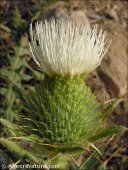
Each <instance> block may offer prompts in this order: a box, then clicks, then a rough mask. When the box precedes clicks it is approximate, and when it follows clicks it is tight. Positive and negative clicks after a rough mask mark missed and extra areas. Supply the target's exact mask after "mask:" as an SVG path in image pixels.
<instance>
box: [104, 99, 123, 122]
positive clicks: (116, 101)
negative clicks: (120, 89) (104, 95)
mask: <svg viewBox="0 0 128 170" xmlns="http://www.w3.org/2000/svg"><path fill="white" fill-rule="evenodd" d="M120 101H121V100H120V99H114V100H113V101H111V103H110V104H109V106H108V107H107V108H106V109H105V111H104V112H103V115H102V116H101V118H102V120H103V121H104V120H105V119H106V118H107V117H108V116H109V115H110V114H111V113H112V112H113V110H114V109H115V108H116V107H117V106H118V105H119V103H120Z"/></svg>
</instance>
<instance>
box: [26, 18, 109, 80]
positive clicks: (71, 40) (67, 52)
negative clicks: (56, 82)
mask: <svg viewBox="0 0 128 170" xmlns="http://www.w3.org/2000/svg"><path fill="white" fill-rule="evenodd" d="M105 36H106V32H105V31H103V30H102V29H100V30H99V31H98V30H97V27H94V28H93V29H91V28H90V26H86V27H84V26H81V25H76V24H75V23H73V21H71V20H69V21H63V20H57V21H55V20H52V21H50V22H47V21H45V22H44V23H42V22H40V23H38V22H37V23H36V24H35V29H34V30H33V28H32V24H31V25H30V39H31V41H30V43H29V44H30V50H31V53H32V56H33V58H34V60H35V62H36V63H37V64H38V66H39V67H40V68H41V70H43V72H45V73H46V74H47V75H49V76H54V75H61V76H67V75H70V76H71V77H73V76H74V75H80V74H82V73H88V72H90V71H92V70H94V69H95V68H97V66H98V65H99V64H100V63H101V60H102V58H103V56H104V55H105V53H106V52H107V50H108V47H109V44H110V43H109V44H108V46H107V47H106V48H105V44H106V41H105Z"/></svg>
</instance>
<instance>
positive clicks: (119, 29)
mask: <svg viewBox="0 0 128 170" xmlns="http://www.w3.org/2000/svg"><path fill="white" fill-rule="evenodd" d="M16 8H18V9H19V11H20V14H21V17H22V22H21V23H22V24H23V25H24V27H22V24H21V26H19V27H18V24H17V23H15V24H14V23H13V21H15V20H14V16H15V10H16ZM53 18H56V19H64V20H69V19H71V20H73V21H74V22H75V23H80V24H82V25H84V26H86V25H89V24H90V25H91V26H93V25H95V24H97V25H98V26H99V27H102V28H103V29H104V30H106V31H107V39H108V41H109V40H112V43H111V45H110V48H109V50H108V53H107V54H106V55H105V57H104V59H103V61H102V64H101V66H100V67H98V68H97V70H96V71H93V72H92V73H90V74H89V75H88V77H87V78H86V80H85V82H86V84H88V85H89V86H91V88H92V91H93V92H94V93H95V94H96V96H97V99H98V100H99V101H100V102H101V103H104V102H106V101H108V100H111V99H114V98H119V99H121V102H120V104H119V106H118V107H117V108H116V109H115V110H114V112H113V113H112V114H111V115H110V117H109V120H108V121H113V122H115V123H117V124H121V125H124V126H126V127H128V102H127V100H126V99H127V96H128V68H127V67H128V2H127V1H124V0H118V1H116V0H65V1H57V0H47V1H46V0H45V1H44V0H23V1H22V0H8V1H6V0H1V2H0V19H1V39H0V43H1V46H2V49H4V47H5V46H6V47H8V48H9V46H10V44H12V43H13V42H14V41H15V42H16V41H18V40H19V39H20V37H21V34H22V35H24V36H26V37H27V33H28V28H29V23H30V22H35V21H36V20H45V19H47V20H51V19H53ZM15 22H16V21H15ZM6 49H7V48H6ZM4 52H5V51H4ZM2 56H3V51H2ZM2 61H3V58H2ZM27 62H28V63H29V65H30V66H31V67H32V68H34V69H35V68H36V67H37V66H36V65H35V63H33V60H31V57H30V56H29V57H28V59H27ZM2 66H3V65H2ZM30 83H31V82H30ZM127 138H128V134H127V133H125V134H124V135H121V136H116V137H115V138H114V139H112V140H111V141H110V142H109V144H108V147H107V149H106V154H105V156H104V158H102V159H103V161H104V160H106V159H108V158H109V157H110V156H111V155H112V154H113V153H114V154H113V156H112V158H111V160H110V161H109V162H108V170H126V169H127V168H128V159H127V154H128V145H127V143H126V142H127ZM118 148H120V149H118ZM117 150H118V152H116V151H117ZM83 159H84V155H83V156H80V157H79V158H78V159H77V161H78V163H81V162H82V160H83Z"/></svg>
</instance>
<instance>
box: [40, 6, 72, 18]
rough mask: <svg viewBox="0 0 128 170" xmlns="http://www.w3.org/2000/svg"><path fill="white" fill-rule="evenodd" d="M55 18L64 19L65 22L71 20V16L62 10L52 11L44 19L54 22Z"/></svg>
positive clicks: (54, 9) (55, 9)
mask: <svg viewBox="0 0 128 170" xmlns="http://www.w3.org/2000/svg"><path fill="white" fill-rule="evenodd" d="M53 18H55V19H63V20H69V19H70V17H69V15H68V14H67V13H66V12H65V11H64V10H63V9H61V8H53V9H50V10H49V11H48V12H47V13H46V14H45V15H44V17H43V20H44V19H47V20H52V19H53Z"/></svg>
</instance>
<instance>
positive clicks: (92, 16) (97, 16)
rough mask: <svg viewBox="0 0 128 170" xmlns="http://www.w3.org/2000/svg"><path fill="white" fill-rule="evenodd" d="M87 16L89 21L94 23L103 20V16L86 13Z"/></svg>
mask: <svg viewBox="0 0 128 170" xmlns="http://www.w3.org/2000/svg"><path fill="white" fill-rule="evenodd" d="M87 16H88V18H89V19H90V20H94V21H99V20H102V19H104V17H103V16H101V15H98V14H95V13H88V14H87Z"/></svg>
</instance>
